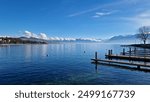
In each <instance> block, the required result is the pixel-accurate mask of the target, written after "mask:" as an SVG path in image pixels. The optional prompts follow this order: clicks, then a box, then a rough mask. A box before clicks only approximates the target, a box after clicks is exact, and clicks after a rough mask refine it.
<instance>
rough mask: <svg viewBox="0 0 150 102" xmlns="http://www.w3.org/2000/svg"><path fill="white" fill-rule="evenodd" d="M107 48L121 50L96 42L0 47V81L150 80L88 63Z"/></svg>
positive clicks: (112, 67)
mask: <svg viewBox="0 0 150 102" xmlns="http://www.w3.org/2000/svg"><path fill="white" fill-rule="evenodd" d="M109 49H113V51H114V52H113V53H120V51H121V50H122V48H120V45H110V44H99V43H61V44H49V45H47V44H45V45H7V46H5V47H0V59H1V60H0V84H44V85H45V84H54V85H55V84H61V85H64V84H69V85H70V84H88V85H89V84H150V74H149V73H145V72H141V71H131V70H126V69H121V68H116V66H106V65H94V64H91V60H90V59H91V58H93V57H94V53H95V51H97V52H98V57H100V58H102V59H104V58H105V56H104V55H105V53H106V51H107V50H109ZM47 55H48V56H47ZM131 77H132V78H131Z"/></svg>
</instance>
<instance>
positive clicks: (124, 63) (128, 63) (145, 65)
mask: <svg viewBox="0 0 150 102" xmlns="http://www.w3.org/2000/svg"><path fill="white" fill-rule="evenodd" d="M91 60H93V61H95V62H98V63H101V62H107V63H114V64H123V65H132V66H137V67H139V68H140V66H142V67H149V68H150V64H142V63H135V62H134V63H132V62H124V61H115V60H102V59H91Z"/></svg>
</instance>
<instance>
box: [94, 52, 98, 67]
mask: <svg viewBox="0 0 150 102" xmlns="http://www.w3.org/2000/svg"><path fill="white" fill-rule="evenodd" d="M97 62H98V61H97V52H95V63H96V64H97Z"/></svg>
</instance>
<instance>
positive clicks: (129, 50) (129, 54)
mask: <svg viewBox="0 0 150 102" xmlns="http://www.w3.org/2000/svg"><path fill="white" fill-rule="evenodd" d="M131 51H132V49H131V47H130V49H129V55H130V56H131Z"/></svg>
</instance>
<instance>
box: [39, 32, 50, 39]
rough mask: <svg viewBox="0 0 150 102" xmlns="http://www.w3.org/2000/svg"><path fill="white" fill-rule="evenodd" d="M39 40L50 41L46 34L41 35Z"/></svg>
mask: <svg viewBox="0 0 150 102" xmlns="http://www.w3.org/2000/svg"><path fill="white" fill-rule="evenodd" d="M39 38H40V39H45V40H48V37H47V35H46V34H45V33H40V35H39Z"/></svg>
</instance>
